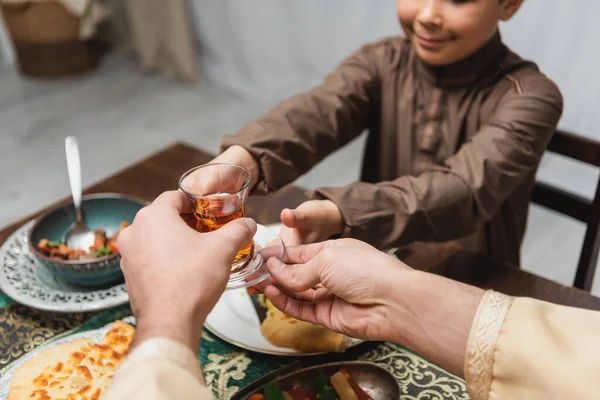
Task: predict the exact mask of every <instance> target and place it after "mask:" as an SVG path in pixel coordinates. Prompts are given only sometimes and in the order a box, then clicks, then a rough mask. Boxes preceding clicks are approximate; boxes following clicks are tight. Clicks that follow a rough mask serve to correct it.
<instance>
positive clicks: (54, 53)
mask: <svg viewBox="0 0 600 400" xmlns="http://www.w3.org/2000/svg"><path fill="white" fill-rule="evenodd" d="M0 6H1V9H2V14H3V15H4V21H5V22H6V27H7V30H8V32H9V33H10V36H11V38H12V41H13V44H14V47H15V50H16V55H17V59H18V63H19V68H20V70H21V71H22V73H24V74H26V75H32V76H41V77H59V76H68V75H74V74H78V73H82V72H86V71H89V70H91V69H94V68H95V67H96V66H97V65H98V62H99V61H100V54H101V51H100V49H99V48H98V46H96V43H95V42H94V41H93V40H92V41H87V42H82V41H80V40H78V32H79V20H78V19H77V18H76V17H74V16H73V15H71V14H70V13H69V12H68V11H67V10H66V9H65V8H64V6H63V5H62V4H60V3H58V2H55V1H52V0H49V1H37V2H28V3H22V4H21V3H18V4H13V3H2V2H1V1H0Z"/></svg>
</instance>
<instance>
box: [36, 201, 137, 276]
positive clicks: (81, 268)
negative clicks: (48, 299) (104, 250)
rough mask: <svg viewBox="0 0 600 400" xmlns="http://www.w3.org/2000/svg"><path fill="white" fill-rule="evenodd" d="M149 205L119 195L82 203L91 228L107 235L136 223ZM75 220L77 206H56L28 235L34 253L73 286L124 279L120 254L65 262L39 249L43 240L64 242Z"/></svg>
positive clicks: (55, 273) (42, 217) (38, 220)
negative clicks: (124, 225) (142, 209)
mask: <svg viewBox="0 0 600 400" xmlns="http://www.w3.org/2000/svg"><path fill="white" fill-rule="evenodd" d="M146 205H147V203H146V202H145V201H142V200H139V199H136V198H133V197H129V196H125V195H122V194H116V193H99V194H91V195H86V196H83V198H82V202H81V207H82V210H83V215H84V219H85V223H86V224H87V225H88V227H89V228H90V229H91V230H95V229H104V230H105V231H106V233H107V236H110V235H112V234H113V233H114V232H116V231H118V230H119V226H120V224H121V221H127V222H129V223H131V222H133V218H134V217H135V215H136V214H137V212H138V211H139V210H140V209H141V208H143V207H144V206H146ZM73 221H75V208H74V207H73V203H69V204H66V205H61V206H58V207H55V208H53V209H51V210H49V211H47V212H46V213H44V214H43V215H41V216H40V217H39V218H37V220H36V221H35V222H34V224H33V226H32V227H31V229H30V230H29V234H28V244H29V249H30V251H31V253H33V255H34V256H35V257H36V258H37V259H38V260H39V261H40V262H41V264H42V265H43V266H44V267H45V268H47V269H48V270H49V271H50V272H51V273H52V274H54V275H56V276H57V277H58V278H60V279H62V280H64V281H66V282H68V283H71V284H75V285H81V286H101V285H106V284H110V283H113V282H116V281H118V280H120V279H122V278H123V274H122V272H121V266H120V264H121V255H120V254H118V253H116V254H110V255H108V256H104V257H99V258H95V259H93V260H64V261H63V260H57V259H54V258H51V257H49V256H47V255H45V254H44V253H42V252H41V251H40V250H38V249H37V244H38V243H39V241H40V240H41V239H48V240H51V241H57V242H60V241H62V238H63V235H64V233H65V232H66V231H67V229H68V228H69V226H71V224H72V223H73Z"/></svg>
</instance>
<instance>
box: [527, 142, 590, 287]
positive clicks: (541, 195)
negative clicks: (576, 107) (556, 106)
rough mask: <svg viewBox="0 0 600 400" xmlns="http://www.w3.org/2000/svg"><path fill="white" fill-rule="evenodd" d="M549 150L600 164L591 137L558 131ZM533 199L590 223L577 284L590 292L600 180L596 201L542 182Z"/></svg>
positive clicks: (580, 259)
mask: <svg viewBox="0 0 600 400" xmlns="http://www.w3.org/2000/svg"><path fill="white" fill-rule="evenodd" d="M547 150H548V151H551V152H553V153H557V154H562V155H563V156H566V157H569V158H573V159H576V160H579V161H582V162H584V163H586V164H590V165H594V166H596V167H600V143H599V142H596V141H594V140H591V139H587V138H584V137H581V136H577V135H574V134H572V133H569V132H564V131H561V130H557V131H556V133H555V135H554V137H553V138H552V140H551V141H550V144H549V145H548V149H547ZM531 200H532V202H534V203H536V204H539V205H541V206H543V207H547V208H549V209H552V210H555V211H558V212H560V213H561V214H565V215H568V216H569V217H571V218H574V219H577V220H579V221H582V222H584V223H585V224H586V225H587V229H586V232H585V238H584V240H583V248H582V249H581V254H580V256H579V264H578V266H577V273H576V275H575V281H574V283H573V286H574V287H576V288H579V289H583V290H585V291H588V292H589V291H590V290H591V288H592V283H593V282H594V274H595V272H596V264H597V263H598V250H599V249H600V236H599V228H600V226H599V224H600V179H599V180H598V184H597V185H596V194H595V195H594V199H593V200H588V199H586V198H584V197H581V196H578V195H576V194H573V193H569V192H566V191H564V190H562V189H559V188H557V187H554V186H552V185H548V184H546V183H541V182H537V183H536V185H535V187H534V189H533V193H532V197H531Z"/></svg>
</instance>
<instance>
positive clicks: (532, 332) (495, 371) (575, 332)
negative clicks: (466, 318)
mask: <svg viewBox="0 0 600 400" xmlns="http://www.w3.org/2000/svg"><path fill="white" fill-rule="evenodd" d="M599 335H600V312H597V311H590V310H583V309H577V308H571V307H565V306H559V305H556V304H551V303H546V302H543V301H539V300H534V299H530V298H515V299H512V298H510V297H508V296H504V295H501V294H498V293H495V292H491V291H488V292H487V293H486V295H485V296H484V298H483V300H482V302H481V304H480V306H479V309H478V311H477V315H476V317H475V320H474V322H473V325H472V328H471V333H470V336H469V343H468V346H467V356H466V358H465V377H466V380H467V387H468V391H469V394H470V396H471V399H472V400H499V399H502V400H504V399H528V400H535V399H543V400H550V399H592V398H597V397H598V391H599V390H600V384H599V383H598V377H600V346H599V345H598V337H599Z"/></svg>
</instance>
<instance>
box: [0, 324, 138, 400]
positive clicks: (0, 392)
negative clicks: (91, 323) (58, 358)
mask: <svg viewBox="0 0 600 400" xmlns="http://www.w3.org/2000/svg"><path fill="white" fill-rule="evenodd" d="M121 321H123V322H126V323H128V324H132V325H135V318H134V317H125V318H122V319H121ZM112 326H113V323H110V324H108V325H106V326H104V327H102V328H100V329H94V330H91V331H86V332H81V333H76V334H74V335H70V336H67V337H64V338H61V339H58V340H54V341H52V342H50V343H48V344H45V345H43V346H40V347H38V348H36V349H35V350H32V351H30V352H29V353H27V354H25V355H24V356H23V357H21V358H19V359H18V360H17V361H15V362H14V363H13V365H11V366H10V367H9V368H8V369H7V370H6V371H4V373H3V374H2V376H1V377H0V400H5V399H6V398H7V397H8V393H9V392H10V381H11V380H12V377H13V375H14V374H15V372H16V371H17V369H18V368H19V367H20V366H21V365H23V364H24V363H25V362H27V360H30V359H32V358H33V357H35V356H37V355H38V354H40V353H42V352H43V351H45V350H48V349H49V348H51V347H53V346H56V345H58V344H62V343H69V342H73V341H75V340H78V339H84V338H89V339H91V340H92V341H93V342H94V343H99V342H100V341H101V340H102V339H103V338H104V335H106V333H107V332H108V331H109V330H110V329H111V328H112Z"/></svg>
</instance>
